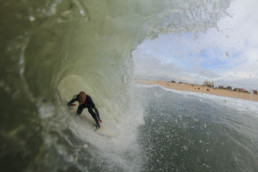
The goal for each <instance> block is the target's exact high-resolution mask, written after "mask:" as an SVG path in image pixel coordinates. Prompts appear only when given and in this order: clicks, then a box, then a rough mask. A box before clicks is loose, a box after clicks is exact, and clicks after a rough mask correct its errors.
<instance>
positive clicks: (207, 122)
mask: <svg viewBox="0 0 258 172" xmlns="http://www.w3.org/2000/svg"><path fill="white" fill-rule="evenodd" d="M138 89H139V92H140V93H141V94H143V95H144V96H143V97H144V100H143V102H145V103H144V107H145V108H144V109H145V113H144V114H145V116H144V119H145V125H143V126H141V127H140V128H139V132H140V135H139V138H138V140H139V143H140V144H141V147H142V152H143V166H142V168H143V171H257V169H258V161H257V160H258V149H257V148H258V136H257V133H258V116H257V115H258V113H257V112H258V109H257V102H250V101H242V100H238V99H231V98H225V97H217V96H209V95H203V94H202V95H200V94H198V93H197V94H195V93H188V92H178V91H170V90H167V89H163V88H161V87H158V86H154V87H140V88H138ZM254 107H255V108H254Z"/></svg>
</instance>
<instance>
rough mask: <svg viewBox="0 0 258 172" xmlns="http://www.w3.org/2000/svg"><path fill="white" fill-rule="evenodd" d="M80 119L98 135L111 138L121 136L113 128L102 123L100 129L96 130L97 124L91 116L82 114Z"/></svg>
mask: <svg viewBox="0 0 258 172" xmlns="http://www.w3.org/2000/svg"><path fill="white" fill-rule="evenodd" d="M80 119H81V120H83V121H84V122H86V123H87V124H89V125H91V126H92V128H93V130H95V131H96V133H97V134H99V135H103V136H109V137H116V136H118V135H119V133H118V132H117V131H116V130H115V129H114V128H112V127H110V126H108V124H106V123H105V122H103V123H100V126H101V127H100V128H98V129H96V123H95V121H94V120H93V119H92V117H91V116H90V114H84V113H82V114H81V115H80Z"/></svg>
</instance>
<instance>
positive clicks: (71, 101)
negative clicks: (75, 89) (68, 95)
mask: <svg viewBox="0 0 258 172" xmlns="http://www.w3.org/2000/svg"><path fill="white" fill-rule="evenodd" d="M75 101H78V98H77V97H75V98H73V99H72V100H70V101H69V102H68V103H67V106H75V104H73V103H74V102H75Z"/></svg>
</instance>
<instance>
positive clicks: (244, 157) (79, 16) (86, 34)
mask: <svg viewBox="0 0 258 172" xmlns="http://www.w3.org/2000/svg"><path fill="white" fill-rule="evenodd" d="M230 4H231V1H229V0H214V1H206V0H184V1H182V0H162V1H156V0H141V1H139V0H130V1H125V0H124V1H123V0H109V1H90V0H85V1H84V0H73V1H65V0H48V1H45V0H38V1H35V0H23V1H17V2H14V1H10V0H3V1H1V3H0V11H1V14H2V15H1V16H2V17H1V27H0V30H1V32H0V38H1V39H0V40H1V41H0V49H1V51H0V56H1V58H0V76H1V77H0V102H1V109H0V114H1V115H0V140H1V141H0V150H1V151H0V152H1V153H0V165H1V166H0V169H1V171H38V172H41V171H42V172H43V171H44V172H45V171H48V172H49V171H58V172H61V171H73V172H76V171H112V172H114V171H136V172H137V171H230V170H233V171H257V116H258V115H257V105H256V104H255V103H252V102H246V101H235V100H232V99H226V98H223V99H220V98H217V97H209V96H203V95H198V96H196V95H191V94H185V93H184V92H183V93H182V92H181V93H177V92H169V91H166V90H163V89H161V88H156V87H153V88H141V87H140V88H138V87H136V88H135V86H134V75H133V73H134V66H133V58H132V52H133V50H135V49H136V47H137V46H138V45H139V44H141V43H142V42H143V41H144V40H148V39H154V38H155V37H157V36H158V35H159V34H164V33H169V34H174V33H176V34H178V33H179V34H180V33H185V32H191V33H198V32H203V31H206V30H207V29H208V28H212V27H216V24H217V22H218V21H219V19H220V18H222V17H225V16H227V15H228V14H227V9H228V8H229V6H230ZM240 24H241V23H240ZM243 34H245V33H243ZM82 90H83V91H85V92H86V93H87V94H89V95H90V96H91V97H92V98H93V101H94V103H95V104H96V106H97V108H98V109H99V112H100V116H101V118H102V120H103V124H102V125H103V126H104V127H105V125H106V126H107V127H108V128H110V130H111V129H112V130H115V131H116V132H118V133H119V134H118V135H117V136H116V137H108V136H103V135H99V134H98V133H96V132H95V131H94V129H95V128H94V121H93V120H92V119H91V117H90V116H89V114H88V112H87V111H84V112H83V114H82V115H81V116H80V117H78V116H75V111H76V109H69V108H67V106H66V104H67V101H69V100H70V99H71V98H72V97H73V96H74V95H75V94H77V93H78V92H79V91H82ZM242 102H244V103H242ZM104 127H103V128H104Z"/></svg>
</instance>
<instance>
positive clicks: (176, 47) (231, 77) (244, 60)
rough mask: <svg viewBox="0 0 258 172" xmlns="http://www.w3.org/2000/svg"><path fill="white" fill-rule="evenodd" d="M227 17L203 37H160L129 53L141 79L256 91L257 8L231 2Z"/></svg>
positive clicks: (251, 1) (254, 4) (250, 1)
mask: <svg viewBox="0 0 258 172" xmlns="http://www.w3.org/2000/svg"><path fill="white" fill-rule="evenodd" d="M227 13H228V16H225V17H223V18H221V19H220V20H219V21H218V23H217V28H209V29H208V30H207V31H206V32H205V33H203V32H202V33H198V34H195V33H181V34H170V35H160V36H159V37H158V38H157V39H156V40H149V41H145V42H144V43H143V44H141V45H139V46H138V48H137V50H135V52H134V53H133V56H134V57H135V64H136V65H135V73H136V74H137V75H141V76H155V77H163V78H164V77H167V78H171V79H174V78H177V79H178V80H180V79H181V80H188V81H192V82H193V81H197V82H199V83H202V82H203V81H204V80H206V79H208V80H211V81H215V83H218V84H227V85H230V84H232V85H234V86H236V87H237V86H238V87H245V88H246V89H258V67H257V66H258V50H257V45H258V30H257V28H258V5H257V2H256V0H246V1H242V0H236V1H232V2H231V4H230V7H229V8H228V9H227Z"/></svg>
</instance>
